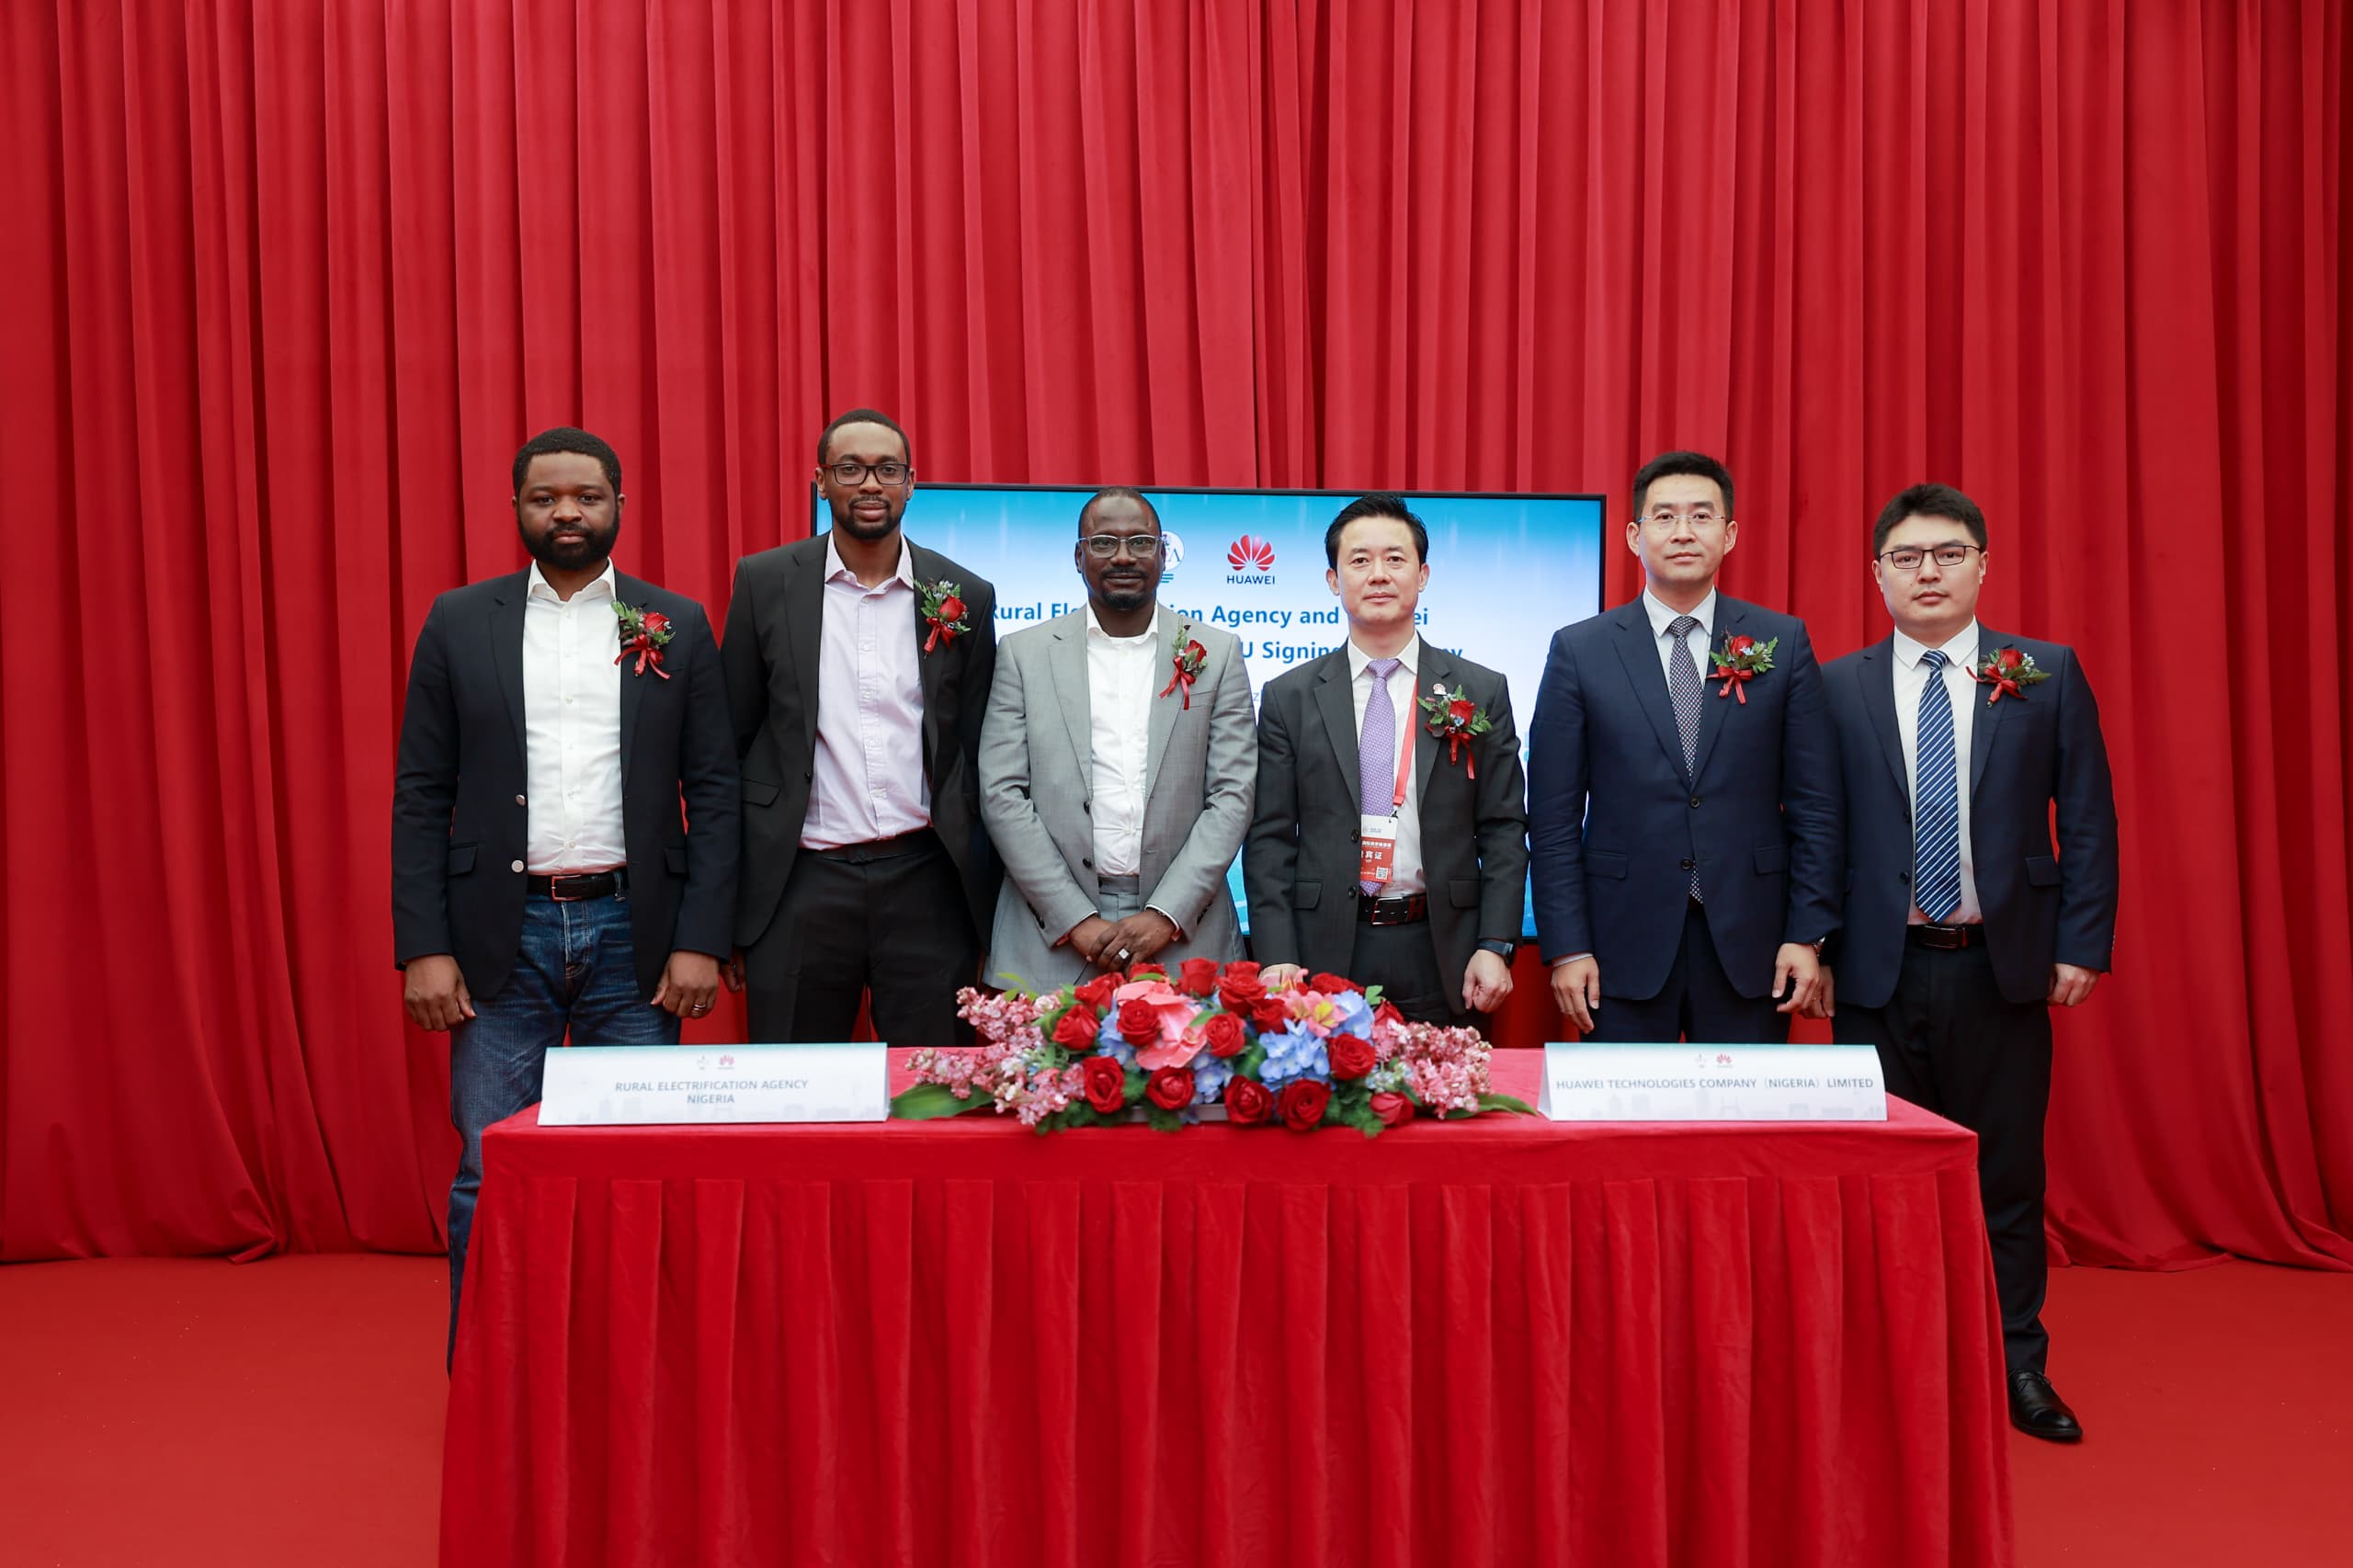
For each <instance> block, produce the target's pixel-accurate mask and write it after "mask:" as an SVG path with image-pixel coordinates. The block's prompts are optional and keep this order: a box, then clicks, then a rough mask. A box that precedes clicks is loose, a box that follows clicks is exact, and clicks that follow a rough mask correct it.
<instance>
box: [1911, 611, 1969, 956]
mask: <svg viewBox="0 0 2353 1568" xmlns="http://www.w3.org/2000/svg"><path fill="white" fill-rule="evenodd" d="M1920 663H1921V665H1923V666H1924V667H1926V669H1927V672H1928V684H1927V685H1926V686H1924V687H1921V688H1920V722H1919V727H1918V731H1917V733H1916V734H1915V737H1914V741H1913V745H1914V748H1915V751H1916V752H1917V754H1918V760H1917V763H1916V765H1915V769H1914V772H1915V777H1916V778H1917V782H1916V783H1915V785H1914V787H1913V793H1914V797H1915V798H1914V800H1913V801H1912V896H1913V897H1914V898H1915V899H1917V900H1918V901H1919V903H1920V913H1921V914H1923V915H1927V917H1928V918H1929V919H1930V920H1933V921H1936V922H1938V923H1939V924H1942V923H1943V922H1945V921H1947V920H1949V919H1951V918H1952V915H1953V913H1954V911H1956V910H1958V909H1959V908H1960V907H1961V769H1960V758H1959V757H1958V756H1956V755H1955V753H1954V747H1953V737H1952V694H1951V693H1950V692H1949V691H1947V690H1946V689H1945V656H1944V654H1942V653H1938V652H1937V651H1936V650H1935V649H1930V650H1929V651H1928V652H1927V653H1923V654H1921V655H1920Z"/></svg>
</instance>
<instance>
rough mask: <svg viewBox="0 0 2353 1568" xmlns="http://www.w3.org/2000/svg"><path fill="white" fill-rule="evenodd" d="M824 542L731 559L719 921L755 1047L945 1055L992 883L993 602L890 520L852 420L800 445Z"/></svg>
mask: <svg viewBox="0 0 2353 1568" xmlns="http://www.w3.org/2000/svg"><path fill="white" fill-rule="evenodd" d="M816 479H817V490H818V494H821V495H822V496H824V500H825V503H826V505H827V506H829V507H830V508H831V509H832V512H833V527H832V528H831V529H829V530H828V531H826V532H824V533H822V534H819V535H817V536H815V537H814V538H813V539H805V540H801V541H799V542H798V543H795V544H788V545H784V546H781V547H779V548H778V549H775V550H768V551H761V552H760V553H759V554H757V555H750V556H746V557H745V559H744V560H743V562H741V563H740V564H739V565H738V566H737V567H736V569H735V589H734V595H733V599H732V601H731V602H730V603H729V605H728V608H727V633H726V639H725V642H724V644H723V653H722V657H723V659H724V661H725V664H726V669H727V692H728V700H729V702H730V704H731V705H732V706H733V710H734V722H735V745H736V751H737V755H738V756H740V757H741V759H742V762H743V770H744V868H743V879H742V883H741V888H740V892H739V893H738V897H737V901H736V910H735V945H736V947H737V948H738V949H741V959H740V961H739V963H738V964H737V965H735V966H733V967H732V968H731V971H730V975H729V980H730V983H733V984H741V985H745V986H746V987H747V988H748V990H749V993H750V994H749V998H748V1000H749V1004H750V1018H751V1033H752V1038H753V1039H754V1040H806V1041H823V1040H847V1039H848V1038H849V1035H850V1030H851V1028H853V1027H854V1026H855V1025H856V1023H857V1020H858V1004H859V1002H860V1001H861V999H866V998H870V1006H871V1011H872V1017H873V1024H874V1032H875V1033H876V1035H877V1036H879V1037H880V1038H881V1039H882V1040H889V1041H892V1042H894V1043H897V1044H903V1045H949V1044H952V1043H954V1041H955V1039H956V1036H957V1030H958V1025H957V1020H956V990H957V988H958V987H959V986H961V985H969V984H972V983H973V982H974V981H975V980H976V979H977V978H978V976H979V970H980V955H981V938H980V933H981V932H983V931H985V930H987V929H988V928H989V920H990V917H991V915H992V914H993V912H994V911H995V906H996V890H997V883H998V881H999V879H1000V877H1001V875H1002V872H1001V869H1000V868H999V866H998V862H997V859H996V857H995V853H994V852H993V851H992V850H991V848H990V846H989V843H988V839H987V836H986V835H985V833H984V832H983V829H982V827H981V818H980V792H979V784H978V778H979V769H978V764H977V753H978V751H979V747H980V738H981V721H982V719H983V716H984V715H985V714H986V713H987V711H988V699H989V682H990V679H991V677H992V676H993V675H994V674H995V664H996V594H995V589H993V588H991V587H990V586H989V585H988V584H987V583H985V582H983V580H982V579H980V578H979V577H976V576H974V575H973V574H972V573H970V572H968V571H966V570H964V568H962V567H961V566H959V565H957V564H956V562H952V561H950V560H949V559H948V558H947V557H946V556H944V555H941V554H939V553H938V552H937V551H930V550H926V549H925V548H924V547H923V546H921V545H919V544H914V543H911V542H909V540H907V539H906V537H905V536H904V534H903V533H902V532H901V531H900V527H899V519H900V517H901V516H902V514H904V512H905V511H906V506H907V498H908V496H909V495H910V494H912V493H913V492H914V489H915V468H914V466H913V463H912V461H911V460H910V457H909V453H908V449H907V437H906V432H904V430H901V429H900V428H899V426H898V425H897V424H896V423H895V422H893V421H892V419H891V418H889V417H888V416H887V415H881V414H878V413H876V412H875V411H874V410H872V409H870V408H858V409H852V410H850V411H849V412H848V413H847V414H844V415H841V416H840V417H839V418H837V419H835V421H834V422H833V423H832V424H830V425H828V426H825V429H824V433H823V434H822V435H820V436H819V437H817V473H816Z"/></svg>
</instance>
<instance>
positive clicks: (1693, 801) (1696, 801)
mask: <svg viewBox="0 0 2353 1568" xmlns="http://www.w3.org/2000/svg"><path fill="white" fill-rule="evenodd" d="M1691 809H1692V810H1693V811H1695V812H1696V811H1698V810H1699V796H1697V795H1694V796H1692V797H1691Z"/></svg>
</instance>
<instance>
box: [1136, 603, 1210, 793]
mask: <svg viewBox="0 0 2353 1568" xmlns="http://www.w3.org/2000/svg"><path fill="white" fill-rule="evenodd" d="M1170 619H1175V620H1176V635H1174V636H1172V637H1163V638H1162V639H1161V640H1160V652H1161V653H1162V655H1163V657H1162V658H1161V659H1160V660H1159V662H1158V663H1156V664H1154V665H1153V667H1152V679H1153V685H1152V687H1151V691H1152V728H1151V732H1150V738H1149V739H1148V740H1147V741H1146V743H1145V745H1144V760H1143V778H1144V784H1143V791H1144V799H1145V800H1146V801H1149V800H1151V798H1152V790H1153V786H1154V784H1156V783H1158V782H1159V781H1160V757H1161V754H1162V753H1163V752H1165V751H1166V750H1167V749H1168V736H1169V733H1170V732H1171V731H1173V730H1175V729H1176V716H1177V714H1179V713H1181V712H1183V711H1184V709H1185V687H1183V686H1182V685H1179V686H1178V687H1176V690H1174V691H1171V692H1169V693H1168V694H1167V695H1166V696H1165V697H1164V696H1162V695H1161V691H1162V688H1163V687H1165V686H1167V684H1168V676H1171V675H1174V674H1176V651H1177V650H1178V649H1180V648H1182V647H1184V645H1185V644H1186V643H1187V642H1190V641H1192V637H1193V623H1192V622H1191V621H1189V620H1187V619H1184V618H1183V617H1182V616H1176V617H1173V618H1172V617H1170V616H1167V615H1163V616H1162V617H1161V620H1162V622H1163V624H1165V623H1166V622H1167V621H1168V620H1170ZM1164 670H1165V672H1166V674H1163V673H1162V672H1163V671H1164ZM1208 673H1209V672H1208V670H1207V669H1206V668H1204V669H1203V670H1202V674H1204V675H1207V674H1208ZM1201 697H1202V699H1203V700H1204V701H1206V700H1207V699H1208V698H1209V693H1207V692H1203V693H1201Z"/></svg>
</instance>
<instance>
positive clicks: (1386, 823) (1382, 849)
mask: <svg viewBox="0 0 2353 1568" xmlns="http://www.w3.org/2000/svg"><path fill="white" fill-rule="evenodd" d="M1396 874H1397V819H1396V818H1395V817H1376V816H1364V817H1359V818H1358V819H1357V881H1359V882H1370V883H1372V884H1373V885H1374V886H1375V887H1383V888H1385V887H1387V886H1388V885H1389V879H1390V878H1392V877H1393V876H1395V875H1396Z"/></svg>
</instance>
